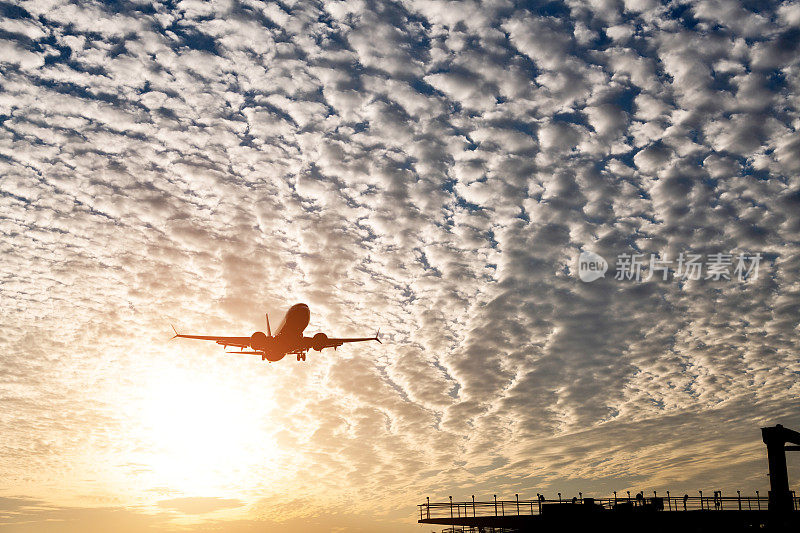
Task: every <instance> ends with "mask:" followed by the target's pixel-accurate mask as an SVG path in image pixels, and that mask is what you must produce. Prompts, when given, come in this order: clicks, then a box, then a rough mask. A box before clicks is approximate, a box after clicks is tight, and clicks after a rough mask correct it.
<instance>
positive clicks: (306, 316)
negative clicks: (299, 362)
mask: <svg viewBox="0 0 800 533" xmlns="http://www.w3.org/2000/svg"><path fill="white" fill-rule="evenodd" d="M310 320H311V311H310V310H309V308H308V306H307V305H306V304H295V305H293V306H292V307H290V308H289V310H288V311H287V312H286V316H284V317H283V321H281V323H280V325H279V326H278V329H277V330H276V331H275V336H274V337H272V338H269V337H267V336H266V335H264V334H263V333H262V332H256V333H253V336H252V337H251V340H252V342H251V343H250V347H251V348H253V349H254V350H259V351H263V352H264V355H263V356H262V359H266V360H267V361H270V362H275V361H280V360H281V359H283V358H284V357H285V356H286V354H289V353H294V352H298V351H307V350H308V347H307V346H306V344H307V343H306V342H305V341H304V339H305V338H304V337H303V331H305V329H306V328H307V327H308V323H309V321H310ZM259 333H261V335H263V338H261V336H258V337H259V338H253V337H256V336H257V335H258V334H259ZM298 355H299V354H298Z"/></svg>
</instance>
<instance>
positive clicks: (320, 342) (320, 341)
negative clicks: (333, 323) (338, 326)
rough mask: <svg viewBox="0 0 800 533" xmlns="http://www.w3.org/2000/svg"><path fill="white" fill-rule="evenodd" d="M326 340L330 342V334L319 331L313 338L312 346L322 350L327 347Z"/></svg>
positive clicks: (319, 350)
mask: <svg viewBox="0 0 800 533" xmlns="http://www.w3.org/2000/svg"><path fill="white" fill-rule="evenodd" d="M326 342H328V336H327V335H325V334H324V333H317V334H316V335H314V336H313V337H312V338H311V347H312V348H314V349H315V350H316V351H318V352H321V351H322V349H323V348H325V343H326Z"/></svg>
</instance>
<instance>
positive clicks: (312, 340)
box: [306, 333, 383, 349]
mask: <svg viewBox="0 0 800 533" xmlns="http://www.w3.org/2000/svg"><path fill="white" fill-rule="evenodd" d="M318 335H320V334H317V335H315V336H314V337H306V342H308V345H309V346H313V347H314V348H315V349H317V348H319V349H324V348H338V347H339V346H341V345H342V344H344V343H346V342H364V341H378V343H379V344H383V343H382V342H381V340H380V339H379V338H378V333H376V334H375V336H374V337H351V338H337V337H327V336H322V338H319V337H318Z"/></svg>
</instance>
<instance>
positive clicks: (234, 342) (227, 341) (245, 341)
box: [172, 327, 250, 348]
mask: <svg viewBox="0 0 800 533" xmlns="http://www.w3.org/2000/svg"><path fill="white" fill-rule="evenodd" d="M172 331H175V337H179V338H182V339H199V340H201V341H214V342H216V343H217V344H221V345H223V346H235V347H237V348H249V347H250V337H220V336H217V335H181V334H180V333H178V332H177V331H176V330H175V328H174V327H173V328H172ZM175 337H172V338H173V339H174V338H175Z"/></svg>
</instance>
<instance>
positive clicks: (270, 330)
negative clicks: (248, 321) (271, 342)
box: [264, 313, 272, 337]
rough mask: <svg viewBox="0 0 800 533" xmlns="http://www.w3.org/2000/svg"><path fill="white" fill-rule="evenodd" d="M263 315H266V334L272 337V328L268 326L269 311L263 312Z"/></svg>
mask: <svg viewBox="0 0 800 533" xmlns="http://www.w3.org/2000/svg"><path fill="white" fill-rule="evenodd" d="M264 316H265V317H267V335H269V336H270V337H272V328H270V327H269V313H264Z"/></svg>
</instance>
